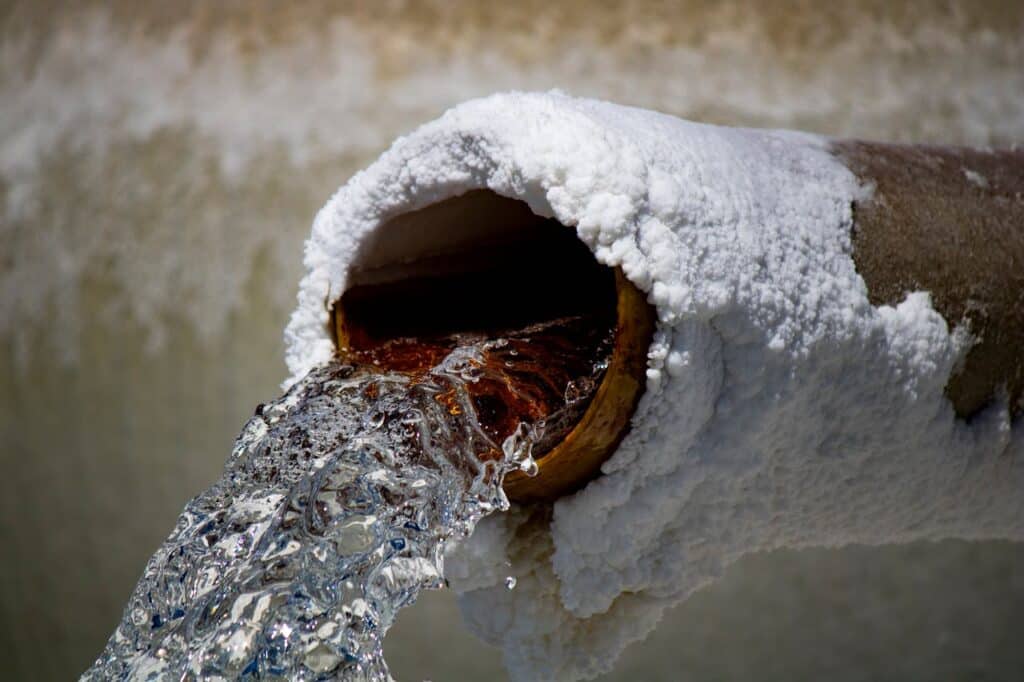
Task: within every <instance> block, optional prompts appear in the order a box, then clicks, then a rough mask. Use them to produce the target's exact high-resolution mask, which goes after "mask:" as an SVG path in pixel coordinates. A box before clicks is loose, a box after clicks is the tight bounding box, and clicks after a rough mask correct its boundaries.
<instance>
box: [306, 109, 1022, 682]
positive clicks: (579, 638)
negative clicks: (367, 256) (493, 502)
mask: <svg viewBox="0 0 1024 682" xmlns="http://www.w3.org/2000/svg"><path fill="white" fill-rule="evenodd" d="M480 188H489V189H491V190H493V191H494V192H497V193H498V194H501V195H504V196H509V197H514V198H518V199H521V200H523V201H525V202H527V203H528V204H529V206H530V207H531V209H533V211H534V212H536V213H538V214H541V215H546V216H554V217H556V218H557V219H558V220H559V221H561V222H562V223H564V224H566V225H570V226H575V227H576V229H577V232H578V234H579V237H580V238H581V239H582V240H583V241H584V242H585V243H586V244H587V245H588V246H589V247H590V248H591V249H592V250H593V252H594V255H595V257H596V258H597V259H598V260H599V261H601V262H603V263H606V264H608V265H610V266H616V265H617V266H622V268H623V270H624V272H625V273H626V275H627V276H628V277H629V278H630V279H631V280H632V281H633V282H634V283H635V284H636V285H637V286H638V287H640V288H641V289H642V290H644V291H646V292H647V293H648V297H649V301H650V302H651V303H652V304H654V305H655V306H656V307H657V311H658V317H659V324H658V331H657V333H656V335H655V339H654V342H653V344H652V346H651V349H650V352H649V368H648V376H647V390H646V392H645V394H644V396H643V398H642V400H641V403H640V405H639V407H638V409H637V413H636V415H635V416H634V419H633V425H632V429H631V431H630V433H629V435H628V437H627V438H626V439H625V440H624V441H623V443H622V444H621V446H620V447H619V449H618V450H617V451H616V453H615V454H614V455H613V457H612V458H611V459H610V460H609V461H608V462H607V463H606V464H605V466H604V474H605V475H604V476H602V477H600V478H599V479H597V480H595V481H593V482H592V483H590V484H589V485H588V486H587V487H586V488H585V489H583V490H582V491H580V492H579V493H577V494H575V495H573V496H571V497H567V498H563V499H562V500H559V501H558V502H557V503H556V504H555V506H554V514H553V521H552V522H551V523H550V524H548V523H546V522H544V521H539V520H538V519H537V518H536V517H532V518H531V510H528V509H519V510H513V511H512V512H511V513H509V514H506V515H503V516H498V517H489V518H488V519H485V521H484V522H483V523H481V525H480V527H479V528H478V530H477V532H476V534H475V535H474V537H473V538H472V539H471V540H470V541H469V542H467V543H464V544H463V545H462V546H461V547H459V548H458V549H457V550H455V551H454V552H453V553H452V556H451V558H450V560H449V565H448V567H447V575H448V578H449V580H450V581H451V583H452V585H453V587H454V588H455V589H456V590H458V591H460V592H461V596H460V600H461V604H462V608H463V612H464V615H465V617H466V619H467V621H468V622H469V624H470V625H471V627H473V628H474V629H475V630H476V631H477V632H478V633H480V634H481V636H483V637H484V638H486V639H488V640H489V641H492V642H495V643H498V644H500V645H501V646H502V647H503V648H504V650H505V659H506V664H507V665H508V667H509V670H510V673H511V675H512V677H513V679H516V680H544V679H559V680H562V679H580V678H588V677H593V676H594V675H596V674H598V673H600V672H602V671H604V670H607V669H608V668H609V667H610V666H611V664H612V663H613V662H614V660H615V658H616V657H617V655H618V654H619V653H620V652H621V651H622V649H623V648H624V647H625V646H626V645H627V644H629V643H630V642H632V641H635V640H637V639H640V638H642V637H644V636H645V635H646V634H647V633H648V632H649V631H650V630H651V629H652V628H653V627H654V626H655V625H656V624H657V622H658V620H659V618H660V617H661V614H662V612H663V611H664V610H665V609H666V608H668V607H670V606H672V605H673V604H675V603H677V602H679V601H680V600H682V599H685V598H686V596H687V595H689V594H691V593H692V592H693V591H694V590H696V589H698V588H700V587H701V586H702V585H704V584H707V582H709V581H711V580H714V579H715V578H716V577H717V576H719V575H720V574H721V572H722V570H723V568H724V567H725V566H726V565H728V564H729V563H730V562H733V561H735V560H736V559H737V558H739V557H740V556H742V555H744V554H747V553H750V552H757V551H762V550H769V549H773V548H779V547H792V548H799V547H813V546H839V545H843V544H847V543H866V544H880V543H892V542H904V541H910V540H916V539H939V538H950V537H956V538H968V539H996V538H1004V539H1005V538H1008V539H1016V540H1021V539H1024V494H1022V493H1021V491H1022V490H1024V487H1022V486H1024V467H1022V466H1021V465H1020V457H1021V456H1022V453H1024V438H1022V436H1021V435H1020V434H1021V430H1020V429H1017V430H1016V431H1014V430H1012V429H1011V427H1010V422H1009V416H1008V412H1007V410H1006V406H1005V405H996V406H994V407H992V408H990V409H989V410H988V411H987V412H986V413H984V414H982V415H981V416H980V417H978V418H976V419H975V420H973V421H972V422H971V424H970V425H969V426H968V425H967V424H965V423H964V422H962V421H957V420H956V419H955V417H954V413H953V409H952V407H951V405H950V404H949V402H948V401H947V400H946V399H945V397H944V395H943V387H944V386H945V384H946V381H947V379H948V377H949V374H950V372H951V370H952V369H953V367H954V366H955V364H956V362H957V360H958V359H959V358H960V357H961V356H962V354H963V352H964V349H965V348H966V346H967V343H968V341H967V339H966V338H965V337H964V336H963V335H960V334H950V333H949V331H948V329H947V326H946V323H945V321H944V320H943V319H942V317H941V316H939V315H938V314H937V313H936V312H935V310H934V309H933V308H932V306H931V302H930V298H929V296H928V294H927V293H925V292H915V293H910V294H909V295H908V296H907V298H906V300H905V301H903V302H902V303H900V304H899V305H897V306H895V307H889V306H882V307H874V306H872V305H871V304H870V303H869V302H868V300H867V295H866V288H865V285H864V282H863V281H862V279H861V278H860V276H859V275H858V274H857V272H856V270H855V268H854V264H853V261H852V259H851V256H850V251H851V246H850V229H851V221H852V214H851V206H852V202H853V200H854V198H855V197H858V196H863V193H864V192H867V191H870V190H869V189H867V188H864V187H861V186H859V185H858V183H857V180H856V178H855V177H854V176H853V175H852V174H851V173H850V172H849V171H848V170H847V169H846V168H845V167H844V166H843V165H842V163H841V162H840V161H839V160H838V159H837V158H835V157H833V156H832V155H831V154H830V153H829V149H828V141H827V140H826V139H824V138H819V137H816V136H811V135H804V134H798V133H791V132H781V131H757V130H741V129H729V128H720V127H714V126H708V125H701V124H695V123H690V122H686V121H682V120H679V119H676V118H672V117H669V116H665V115H662V114H658V113H655V112H651V111H645V110H641V109H634V108H628V107H622V106H617V105H614V104H609V103H604V102H598V101H594V100H586V99H575V98H571V97H568V96H565V95H562V94H560V93H547V94H522V93H509V94H502V95H495V96H492V97H488V98H486V99H480V100H475V101H471V102H467V103H465V104H462V105H460V106H458V107H456V108H454V109H452V110H450V111H449V112H447V113H446V114H445V115H444V116H443V117H441V118H440V119H438V120H437V121H434V122H432V123H429V124H427V125H425V126H423V127H421V128H420V129H418V130H417V131H415V132H414V133H412V134H410V135H408V136H406V137H403V138H400V139H399V140H397V141H396V142H395V144H394V146H393V147H392V148H391V149H390V150H389V151H387V152H386V153H385V154H383V155H382V156H381V157H380V159H379V160H378V161H377V162H376V163H374V164H373V165H372V166H370V167H369V168H368V169H366V170H365V171H363V172H361V173H359V174H357V175H356V176H355V177H353V178H352V180H351V181H350V182H349V183H348V184H346V185H345V186H344V187H342V188H341V189H340V190H339V191H338V193H337V194H335V196H334V197H332V198H331V200H330V201H329V202H328V203H327V205H326V206H325V207H324V208H323V209H322V210H321V211H320V213H319V214H318V215H317V218H316V220H315V222H314V225H313V233H312V236H311V238H310V240H309V241H308V243H307V246H306V254H305V262H306V267H307V275H306V277H305V278H304V279H303V281H302V284H301V287H300V293H299V307H298V309H297V310H296V311H295V313H294V315H293V317H292V320H291V322H290V324H289V326H288V329H287V332H286V341H287V345H288V351H287V360H288V365H289V369H290V371H291V373H292V380H295V379H296V378H298V377H300V376H301V375H303V374H304V373H305V372H306V371H307V370H308V369H309V368H310V367H312V366H314V365H315V364H317V363H319V362H321V361H323V360H325V359H327V358H328V357H329V356H330V354H331V353H332V350H333V347H332V342H331V340H330V337H329V336H328V330H327V324H328V314H327V308H326V305H325V303H326V302H329V301H333V300H335V299H336V298H337V297H338V296H339V295H340V294H341V293H342V291H343V290H344V288H345V283H346V277H347V272H348V267H349V266H350V264H351V263H352V262H353V260H354V259H355V258H356V257H357V254H358V249H359V247H360V244H362V243H363V242H364V240H366V239H367V238H368V237H369V236H370V235H372V234H373V233H374V231H375V230H376V229H377V228H379V227H380V225H382V224H383V223H384V222H386V221H387V220H388V219H389V218H391V217H394V216H395V215H398V214H401V213H405V212H408V211H411V210H415V209H417V208H421V207H423V206H426V205H429V204H432V203H435V202H437V201H440V200H442V199H445V198H448V197H452V196H457V195H459V194H462V193H464V192H466V191H469V190H471V189H480ZM510 575H511V576H513V577H514V578H515V579H516V589H514V590H508V589H506V587H505V579H506V577H508V576H510ZM681 636H685V634H682V635H681Z"/></svg>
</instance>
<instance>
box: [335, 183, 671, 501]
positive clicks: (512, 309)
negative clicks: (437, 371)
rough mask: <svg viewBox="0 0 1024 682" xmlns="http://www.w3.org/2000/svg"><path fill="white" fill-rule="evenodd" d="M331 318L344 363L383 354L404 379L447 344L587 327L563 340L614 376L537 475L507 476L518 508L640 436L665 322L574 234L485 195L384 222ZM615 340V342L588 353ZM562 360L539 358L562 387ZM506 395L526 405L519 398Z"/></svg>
mask: <svg viewBox="0 0 1024 682" xmlns="http://www.w3.org/2000/svg"><path fill="white" fill-rule="evenodd" d="M331 310H332V324H331V326H332V329H333V333H334V338H335V342H336V347H337V349H338V352H339V354H340V355H341V356H342V357H343V358H360V359H364V360H365V359H366V358H369V357H372V361H373V362H374V363H375V364H378V365H382V366H383V367H384V368H385V369H389V370H397V371H412V370H415V369H416V368H417V366H418V365H419V364H420V363H421V362H422V361H423V360H424V359H429V358H431V357H434V358H435V359H436V358H437V357H438V352H439V351H438V349H440V350H441V351H442V352H443V350H444V348H445V346H444V344H443V343H441V342H439V341H438V340H440V339H445V338H449V337H451V336H452V335H456V334H461V333H482V334H485V335H488V336H491V337H494V336H500V335H504V334H506V333H508V332H510V331H513V332H514V331H515V330H523V329H536V328H538V326H542V325H545V324H549V323H552V321H564V320H576V321H577V322H572V323H571V324H569V325H568V326H566V325H564V324H563V325H562V326H560V327H558V328H557V329H558V331H557V332H556V333H557V334H561V335H563V336H564V337H565V338H564V339H555V342H556V343H560V344H563V345H564V344H569V345H578V346H579V348H577V349H576V350H577V351H578V352H582V353H583V355H588V354H593V355H594V357H593V358H592V360H594V361H600V360H601V358H599V357H597V354H598V353H599V352H606V353H607V357H606V358H605V359H604V362H606V363H607V369H605V370H604V371H603V374H602V376H601V378H600V380H599V382H598V384H597V385H596V387H595V389H594V391H593V393H592V394H591V395H590V396H589V397H588V400H587V402H586V405H585V408H584V409H581V410H580V411H579V412H578V413H576V414H573V415H572V418H571V419H569V420H568V423H562V424H561V425H560V426H557V427H554V428H552V427H549V428H548V430H549V431H551V433H550V434H549V436H548V437H546V438H545V440H544V441H542V442H541V443H539V444H538V447H536V448H535V449H534V457H535V459H536V462H537V466H538V473H537V475H536V476H527V475H525V474H523V473H521V472H518V471H514V472H512V473H510V474H509V475H508V476H507V477H506V479H505V486H504V487H505V491H506V493H507V494H508V496H509V498H510V499H512V500H514V501H517V502H536V501H545V500H554V499H557V498H558V497H560V496H562V495H564V494H567V493H569V492H572V491H574V490H576V489H578V488H580V487H582V486H583V485H585V484H586V483H587V482H588V481H590V480H591V479H592V478H594V477H595V476H596V475H597V474H598V473H599V470H600V466H601V464H602V463H603V462H604V461H605V459H607V457H608V456H609V455H610V454H611V453H612V452H613V451H614V449H615V447H616V446H617V445H618V443H619V442H620V441H621V440H622V438H623V437H624V435H625V434H626V432H627V431H628V428H629V421H630V418H631V417H632V414H633V412H634V410H635V408H636V404H637V401H638V400H639V398H640V395H641V393H642V391H643V387H644V385H645V381H646V379H645V373H646V368H647V352H648V348H649V346H650V342H651V336H652V334H653V330H654V319H655V315H654V310H653V308H652V307H651V306H650V305H649V304H648V303H647V300H646V296H645V295H644V294H643V293H642V292H640V291H639V290H638V289H637V288H636V287H635V286H634V285H633V284H632V283H630V282H629V280H628V279H627V278H626V277H625V276H624V275H623V274H622V272H621V271H619V270H618V269H613V268H609V267H606V266H604V265H601V264H600V263H598V262H597V261H596V260H595V258H594V255H593V253H592V252H591V251H590V249H589V248H588V247H587V246H586V245H585V244H584V243H583V242H582V241H580V240H579V238H578V237H577V236H576V232H575V230H574V229H572V228H569V227H566V226H564V225H562V224H560V223H559V222H558V221H556V220H554V219H551V218H544V217H542V216H538V215H536V214H535V213H533V212H532V211H531V210H530V208H529V207H528V206H527V205H526V204H525V203H523V202H521V201H517V200H513V199H509V198H505V197H502V196H499V195H497V194H495V193H493V192H489V191H485V190H477V191H472V192H468V193H466V194H463V195H461V196H458V197H455V198H451V199H447V200H445V201H441V202H438V203H436V204H433V205H430V206H427V207H426V208H423V209H420V210H417V211H413V212H410V213H405V214H402V215H399V216H397V217H395V218H393V219H391V220H390V221H388V222H386V223H385V224H383V225H382V226H381V228H380V229H378V230H377V231H376V232H375V233H374V234H373V235H372V236H371V238H370V239H369V240H368V241H367V242H366V243H365V244H364V245H363V246H362V250H361V252H360V253H359V254H358V255H357V257H356V259H355V260H354V264H353V267H352V269H351V270H350V272H349V280H348V283H347V287H346V290H345V292H344V294H343V295H342V296H341V298H340V299H339V300H337V301H336V302H334V305H333V306H332V308H331ZM579 321H582V322H579ZM581 324H582V325H583V328H581V327H580V325H581ZM605 332H607V334H608V335H609V338H610V342H609V343H606V344H605V345H603V346H600V347H599V345H598V344H596V342H595V343H594V344H591V345H588V344H590V343H591V340H593V339H599V338H600V337H601V335H602V334H604V333H605ZM396 340H403V344H397V345H396V343H395V342H396ZM407 340H415V342H414V343H411V344H410V343H409V342H408V341H407ZM533 340H534V341H537V339H536V338H534V339H533ZM540 341H541V342H542V343H543V342H550V341H551V339H550V338H544V339H540ZM534 345H535V346H537V345H541V344H534ZM549 345H550V344H549ZM382 348H386V349H387V352H380V350H379V349H382ZM524 348H526V349H529V348H530V346H528V345H527V346H524ZM600 348H603V349H604V350H603V351H602V350H600ZM591 349H592V350H591ZM559 363H560V359H548V358H539V359H538V363H535V364H534V365H533V366H534V367H535V369H536V373H537V374H538V375H541V376H540V379H545V378H547V379H550V378H551V377H545V376H543V375H545V374H548V375H552V374H555V373H557V371H558V370H559V368H558V367H556V366H554V365H557V364H559ZM486 397H487V396H482V397H481V396H476V398H478V399H480V400H481V401H482V400H483V399H484V398H486ZM504 398H505V399H506V401H514V400H515V398H514V396H512V395H510V394H508V393H505V394H504ZM494 402H495V401H493V400H492V401H490V404H493V403H494ZM496 409H503V407H502V406H500V405H498V406H496Z"/></svg>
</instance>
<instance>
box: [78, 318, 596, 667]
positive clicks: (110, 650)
mask: <svg viewBox="0 0 1024 682" xmlns="http://www.w3.org/2000/svg"><path fill="white" fill-rule="evenodd" d="M536 340H537V338H536V337H534V338H526V339H525V341H526V342H529V341H536ZM542 340H543V339H542ZM523 341H524V339H518V340H517V339H512V340H511V342H510V341H509V340H506V339H498V340H483V341H480V340H477V341H474V342H469V343H462V344H461V345H458V344H457V345H456V346H455V347H454V349H451V350H450V351H448V352H447V353H446V354H443V353H442V354H441V356H440V357H442V359H441V360H440V361H439V362H437V363H436V364H434V366H433V367H431V368H430V369H429V370H427V371H425V372H382V371H381V370H379V369H377V368H375V367H373V365H371V364H367V365H362V364H343V363H340V362H335V363H331V364H329V365H327V366H324V367H321V368H318V369H315V370H313V371H312V372H310V374H309V375H307V376H306V377H305V378H304V379H303V380H301V381H300V382H298V383H297V384H296V385H295V386H294V387H293V388H292V389H291V390H290V391H289V392H288V393H287V394H286V395H284V396H283V397H282V398H280V399H278V400H277V401H274V402H271V403H268V404H266V405H263V406H260V407H259V408H257V410H256V415H255V416H254V417H253V418H252V419H250V420H249V422H248V423H247V424H246V426H245V428H244V429H243V431H242V433H241V435H240V436H239V438H238V440H237V441H236V444H235V447H234V449H233V451H232V453H231V456H230V458H229V459H228V462H227V465H226V468H225V472H224V475H223V476H222V477H221V479H220V480H219V481H218V482H217V483H215V484H214V485H213V486H212V487H211V488H210V489H209V490H207V491H206V492H204V493H202V494H201V495H199V496H198V497H196V498H195V499H194V500H192V501H191V502H190V503H189V504H188V505H187V506H186V508H185V510H184V512H183V513H182V514H181V516H180V517H179V519H178V522H177V525H176V527H175V529H174V531H173V532H172V533H171V536H170V537H169V538H168V539H167V541H166V542H164V544H163V545H162V546H161V547H160V549H159V550H158V551H157V552H156V554H154V556H153V557H152V558H151V559H150V561H149V563H148V564H147V566H146V569H145V572H144V574H143V576H142V578H141V580H140V581H139V583H138V585H137V586H136V588H135V591H134V593H133V594H132V596H131V599H130V600H129V603H128V605H127V607H126V608H125V612H124V618H123V621H122V622H121V624H120V625H119V626H118V628H117V630H116V631H115V632H114V634H113V636H112V637H111V638H110V641H109V642H108V643H107V647H106V649H105V650H104V652H103V654H102V655H101V656H100V658H99V659H98V660H97V661H96V663H95V664H94V665H93V667H92V668H90V669H89V670H88V671H87V672H86V673H85V674H84V676H83V679H84V680H100V679H103V680H106V679H126V678H130V679H144V680H156V679H168V678H173V679H180V680H194V679H222V678H239V677H242V678H244V677H253V678H260V679H296V680H322V679H339V678H340V679H346V680H373V681H379V680H390V679H391V678H390V675H389V674H388V669H387V665H386V664H385V662H384V658H383V652H382V646H383V638H384V635H385V633H386V632H387V630H388V628H389V627H390V625H391V624H392V622H393V621H394V618H395V615H396V613H397V611H398V610H399V609H401V608H402V607H404V606H407V605H409V604H411V603H412V602H413V601H415V599H416V595H417V593H418V592H419V590H421V589H423V588H439V587H442V586H444V577H443V567H444V552H445V547H446V544H447V543H449V542H452V541H457V540H458V539H460V538H463V537H465V536H467V535H469V534H470V533H471V532H472V530H473V528H474V527H475V525H476V523H477V522H478V521H479V520H480V518H482V517H483V516H484V515H486V514H489V513H491V512H493V511H495V510H503V509H506V508H507V507H508V500H507V499H506V497H505V494H504V493H503V492H502V489H501V484H502V480H503V478H504V476H505V474H506V473H508V472H510V471H512V470H515V469H519V470H522V471H526V472H530V471H533V472H535V471H536V465H535V464H534V462H533V459H532V456H531V451H532V448H533V447H534V446H535V445H536V444H537V443H538V442H540V441H541V440H542V439H543V438H544V432H545V428H544V419H543V418H541V419H537V420H536V421H535V422H533V423H524V422H522V421H518V422H517V423H516V424H514V426H513V427H512V428H511V429H509V428H507V426H506V428H505V429H504V431H505V432H508V431H509V430H510V431H511V432H510V433H507V435H506V436H505V437H504V438H503V440H502V439H498V438H496V437H495V436H496V435H500V432H501V431H502V429H496V428H495V427H494V425H495V423H496V422H495V420H493V419H491V420H487V419H483V420H481V419H480V416H481V415H480V411H481V407H482V406H484V405H486V406H487V410H489V411H490V412H491V413H494V412H495V410H496V409H497V410H498V411H499V412H500V411H501V410H500V409H499V408H502V407H507V405H505V406H502V405H498V406H495V404H494V401H493V400H491V401H489V402H488V401H486V400H484V401H482V400H481V399H480V395H479V394H480V391H479V390H472V391H471V390H470V389H471V388H473V389H475V388H476V385H478V384H486V383H488V382H492V383H495V384H496V385H498V384H500V385H502V386H508V381H507V379H508V374H507V372H509V371H512V370H508V369H507V368H508V367H512V369H513V370H515V371H519V370H524V371H525V372H526V373H527V374H529V373H530V369H531V367H530V365H529V364H528V363H527V365H525V366H522V365H521V363H518V361H516V360H515V358H516V356H518V355H519V352H518V350H517V348H527V349H529V348H530V347H529V345H525V346H524V345H523ZM604 347H605V348H606V347H607V343H605V346H604ZM548 350H549V351H550V347H549V348H548ZM495 358H498V361H497V362H496V361H495ZM563 359H564V358H563ZM563 364H565V363H563ZM577 365H578V363H577ZM496 366H497V367H501V368H503V369H501V370H496V369H494V368H495V367H496ZM569 366H572V365H571V363H569ZM604 367H605V365H604V364H602V363H600V362H599V363H595V364H590V365H587V366H586V368H587V371H580V372H578V373H577V374H576V375H575V379H576V380H575V381H574V380H573V379H574V377H573V376H570V375H568V374H564V375H563V376H562V378H563V380H562V381H555V382H550V381H547V382H543V381H542V382H535V383H536V384H537V385H543V387H545V390H547V392H548V393H550V394H553V393H555V392H557V391H561V392H562V394H563V395H564V400H563V401H562V402H561V403H560V404H559V405H558V406H556V408H555V409H545V410H541V411H540V412H539V413H538V414H539V415H540V416H541V417H543V416H548V420H549V421H552V422H557V421H559V420H561V421H563V422H564V421H566V420H571V415H572V413H573V410H574V409H578V408H579V406H580V403H581V401H580V399H579V397H578V396H577V395H576V393H577V391H578V386H580V385H584V386H586V385H592V384H594V383H595V379H597V378H599V376H600V374H601V372H603V370H604ZM503 372H505V373H504V374H503ZM548 379H550V377H548ZM485 393H486V392H485ZM517 398H523V396H522V395H517V396H511V397H510V398H508V401H513V400H515V399H517ZM531 398H532V399H533V402H531V404H532V405H536V404H537V396H536V395H534V396H531ZM541 402H542V403H543V402H544V401H541ZM544 404H545V405H548V404H553V403H550V401H549V402H548V403H544ZM506 412H508V410H506ZM521 412H522V411H520V413H521ZM503 414H504V413H503ZM485 416H486V415H485ZM492 416H493V414H492ZM505 416H507V415H505ZM499 421H500V420H499ZM507 423H508V422H507V419H506V424H507ZM549 431H550V429H549ZM499 443H500V444H499ZM513 584H514V583H513ZM510 587H511V585H510Z"/></svg>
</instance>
